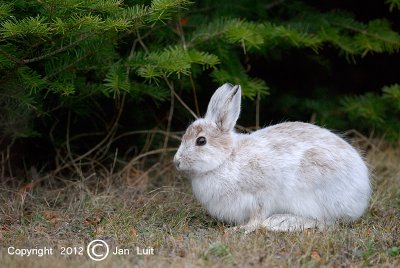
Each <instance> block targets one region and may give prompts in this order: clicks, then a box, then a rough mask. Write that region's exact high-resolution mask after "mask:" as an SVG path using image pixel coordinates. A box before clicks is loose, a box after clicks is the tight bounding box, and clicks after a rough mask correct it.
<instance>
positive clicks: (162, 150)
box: [119, 148, 178, 174]
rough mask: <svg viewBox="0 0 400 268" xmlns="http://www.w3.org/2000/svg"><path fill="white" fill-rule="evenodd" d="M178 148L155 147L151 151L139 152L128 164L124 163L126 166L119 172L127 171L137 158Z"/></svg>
mask: <svg viewBox="0 0 400 268" xmlns="http://www.w3.org/2000/svg"><path fill="white" fill-rule="evenodd" d="M177 149H178V148H165V149H164V148H162V149H156V150H153V151H148V152H145V153H143V154H140V155H138V156H136V157H135V158H133V159H132V160H131V161H129V162H128V164H126V166H125V167H124V168H123V169H122V170H121V171H120V172H119V174H123V173H124V172H126V171H128V169H129V168H130V167H131V166H132V165H133V164H134V163H135V162H137V161H138V160H140V159H142V158H144V157H146V156H149V155H154V154H160V153H166V152H174V151H176V150H177Z"/></svg>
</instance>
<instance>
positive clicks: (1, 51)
mask: <svg viewBox="0 0 400 268" xmlns="http://www.w3.org/2000/svg"><path fill="white" fill-rule="evenodd" d="M0 53H1V54H2V55H4V57H6V58H7V59H9V60H11V61H13V62H15V63H18V64H24V61H23V60H20V59H17V58H15V57H14V56H13V55H10V54H8V53H7V52H5V51H3V50H2V49H1V48H0Z"/></svg>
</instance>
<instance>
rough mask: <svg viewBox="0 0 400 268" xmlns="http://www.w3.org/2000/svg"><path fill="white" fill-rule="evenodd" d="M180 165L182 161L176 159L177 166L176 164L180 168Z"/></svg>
mask: <svg viewBox="0 0 400 268" xmlns="http://www.w3.org/2000/svg"><path fill="white" fill-rule="evenodd" d="M180 165H181V161H179V160H176V161H175V166H176V167H177V168H179V166H180Z"/></svg>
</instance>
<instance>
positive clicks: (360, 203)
mask: <svg viewBox="0 0 400 268" xmlns="http://www.w3.org/2000/svg"><path fill="white" fill-rule="evenodd" d="M250 136H253V138H255V142H256V143H257V144H258V146H260V147H258V148H257V149H253V151H254V152H255V153H256V154H260V152H261V155H258V156H257V157H258V159H262V162H263V164H262V165H261V166H263V167H264V171H263V172H264V173H265V174H268V175H266V176H265V178H266V181H265V183H269V182H268V181H269V180H273V183H274V184H278V185H279V186H278V187H275V189H279V190H278V192H279V193H277V195H276V196H278V197H279V199H281V202H277V203H276V204H277V205H276V207H275V209H276V210H277V211H276V212H277V213H282V212H291V213H294V214H300V215H308V216H310V217H314V218H319V219H321V218H322V219H326V220H329V219H336V218H345V219H346V218H348V219H356V218H358V217H359V216H360V215H361V214H362V213H363V211H364V210H365V208H366V207H367V205H368V200H369V197H370V194H371V188H370V181H369V172H368V168H367V166H366V165H365V163H364V161H363V159H362V157H361V156H360V154H359V153H358V152H357V151H356V150H355V149H354V148H353V147H352V146H351V145H350V144H349V143H347V142H346V141H345V140H343V139H342V138H341V137H339V136H338V135H336V134H333V133H332V132H330V131H329V130H327V129H324V128H321V127H318V126H315V125H312V124H308V123H301V122H286V123H281V124H277V125H274V126H270V127H267V128H264V129H261V130H259V131H256V132H254V133H253V134H251V135H250ZM257 152H258V153H257ZM250 157H251V156H250ZM242 161H243V160H242ZM270 184H272V183H270Z"/></svg>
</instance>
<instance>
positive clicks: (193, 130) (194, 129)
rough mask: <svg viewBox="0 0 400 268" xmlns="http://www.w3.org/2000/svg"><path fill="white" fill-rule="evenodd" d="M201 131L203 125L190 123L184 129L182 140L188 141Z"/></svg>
mask: <svg viewBox="0 0 400 268" xmlns="http://www.w3.org/2000/svg"><path fill="white" fill-rule="evenodd" d="M202 131H203V127H202V126H200V125H191V126H189V128H188V129H187V130H186V133H185V134H184V135H183V137H182V140H183V141H188V140H190V139H191V138H195V137H197V135H199V133H200V132H202Z"/></svg>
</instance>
